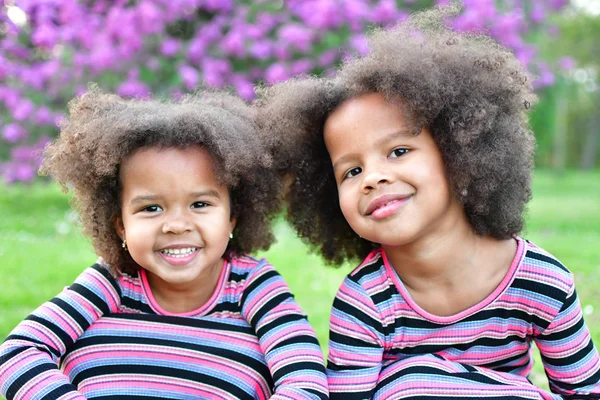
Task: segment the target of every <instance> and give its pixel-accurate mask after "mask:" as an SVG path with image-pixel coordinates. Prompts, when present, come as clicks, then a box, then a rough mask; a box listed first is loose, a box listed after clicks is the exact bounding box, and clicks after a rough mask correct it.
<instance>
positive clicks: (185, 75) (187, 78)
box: [179, 65, 200, 90]
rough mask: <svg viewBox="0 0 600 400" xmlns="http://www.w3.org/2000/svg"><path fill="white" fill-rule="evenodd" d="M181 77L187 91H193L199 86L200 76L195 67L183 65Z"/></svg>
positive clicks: (180, 69)
mask: <svg viewBox="0 0 600 400" xmlns="http://www.w3.org/2000/svg"><path fill="white" fill-rule="evenodd" d="M179 75H181V80H182V81H183V84H184V85H185V87H186V89H187V90H193V89H194V88H195V87H196V86H198V82H199V81H200V76H199V74H198V71H197V70H196V69H195V68H194V67H190V66H189V65H182V66H181V67H179Z"/></svg>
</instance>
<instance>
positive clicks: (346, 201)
mask: <svg viewBox="0 0 600 400" xmlns="http://www.w3.org/2000/svg"><path fill="white" fill-rule="evenodd" d="M338 193H339V194H338V196H339V204H340V209H341V210H342V214H343V215H344V218H346V221H348V223H351V221H352V219H353V218H355V216H356V214H357V209H358V208H357V207H358V205H357V203H356V200H355V199H354V198H353V196H352V195H351V194H350V193H348V191H347V190H340V189H339V188H338Z"/></svg>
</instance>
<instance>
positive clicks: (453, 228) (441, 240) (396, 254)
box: [383, 217, 493, 288]
mask: <svg viewBox="0 0 600 400" xmlns="http://www.w3.org/2000/svg"><path fill="white" fill-rule="evenodd" d="M490 240H493V239H491V238H487V237H481V236H478V235H476V234H475V232H474V231H473V229H472V228H471V226H470V224H469V223H468V222H467V220H466V217H465V218H458V219H456V220H453V221H445V223H444V224H440V225H438V226H436V229H435V231H434V232H430V233H428V234H426V235H423V236H422V237H420V238H419V239H417V240H414V241H411V242H409V243H406V244H403V245H401V246H386V245H384V246H383V249H384V251H385V253H386V256H387V258H388V260H389V261H390V263H391V264H392V266H393V267H394V269H395V270H396V272H397V273H398V275H399V276H400V278H401V279H402V281H403V282H404V284H405V285H407V286H408V287H413V288H419V287H420V286H423V285H425V286H427V287H431V286H432V285H436V286H439V285H448V284H451V283H452V282H453V281H456V280H463V279H464V278H465V277H468V274H469V273H470V272H471V268H469V267H470V266H473V265H474V264H475V263H476V262H475V261H476V260H477V259H478V256H479V253H480V251H481V249H482V248H484V247H486V243H488V242H489V241H490Z"/></svg>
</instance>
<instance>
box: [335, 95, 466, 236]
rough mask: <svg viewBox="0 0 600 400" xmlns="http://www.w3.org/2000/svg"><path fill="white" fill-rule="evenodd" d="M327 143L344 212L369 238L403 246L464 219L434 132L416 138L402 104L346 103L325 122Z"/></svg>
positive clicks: (368, 99) (379, 99) (377, 99)
mask: <svg viewBox="0 0 600 400" xmlns="http://www.w3.org/2000/svg"><path fill="white" fill-rule="evenodd" d="M324 138H325V145H326V146H327V150H328V151H329V155H330V157H331V161H332V164H333V167H334V174H335V178H336V182H337V186H338V193H339V201H340V208H341V210H342V213H343V214H344V217H345V218H346V220H347V221H348V223H349V224H350V226H351V227H352V229H353V230H354V231H355V232H356V233H357V234H358V235H360V236H362V237H363V238H365V239H367V240H369V241H371V242H375V243H380V244H382V245H384V246H402V245H405V244H410V243H414V242H415V241H417V240H420V239H423V238H426V237H432V238H434V237H435V232H437V230H439V229H444V227H446V228H449V229H451V228H450V227H451V226H453V224H455V223H456V222H457V221H458V220H460V221H463V220H464V219H465V216H464V211H463V208H462V205H461V204H460V203H459V201H458V200H457V199H456V197H455V196H454V195H453V193H452V191H451V188H450V187H449V185H448V182H447V180H446V176H445V168H444V163H443V161H442V156H441V153H440V151H439V150H438V148H437V146H436V144H435V142H434V141H433V138H432V136H431V133H430V132H429V130H428V129H423V130H422V131H421V133H420V134H418V135H413V134H411V133H410V130H409V125H408V123H407V121H406V120H405V118H404V116H403V114H402V111H401V110H400V108H399V106H398V105H393V104H390V103H388V102H387V101H386V100H385V98H384V97H383V96H382V95H381V94H378V93H370V94H366V95H362V96H359V97H356V98H353V99H350V100H347V101H345V102H344V103H342V104H341V105H340V106H339V107H338V108H337V109H336V110H334V111H333V113H332V114H331V115H330V116H329V118H328V119H327V121H326V122H325V128H324ZM432 234H434V235H433V236H432Z"/></svg>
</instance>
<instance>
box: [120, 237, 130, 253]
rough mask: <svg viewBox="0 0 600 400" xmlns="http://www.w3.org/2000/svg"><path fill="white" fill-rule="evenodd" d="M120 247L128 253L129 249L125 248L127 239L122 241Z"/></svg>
mask: <svg viewBox="0 0 600 400" xmlns="http://www.w3.org/2000/svg"><path fill="white" fill-rule="evenodd" d="M121 247H122V248H123V250H125V251H129V249H128V248H127V239H125V240H123V243H121Z"/></svg>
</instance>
